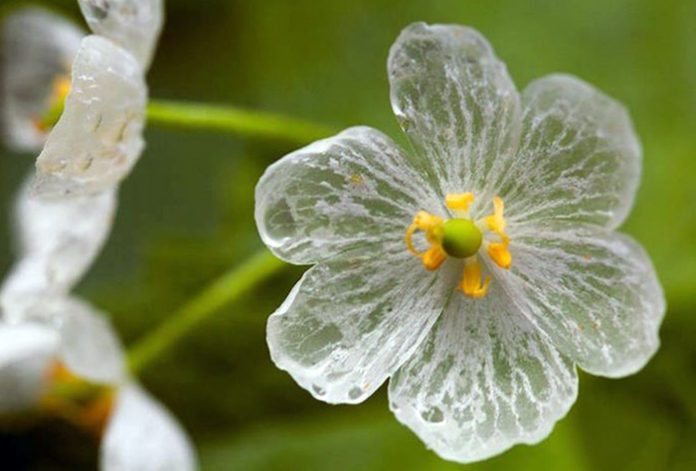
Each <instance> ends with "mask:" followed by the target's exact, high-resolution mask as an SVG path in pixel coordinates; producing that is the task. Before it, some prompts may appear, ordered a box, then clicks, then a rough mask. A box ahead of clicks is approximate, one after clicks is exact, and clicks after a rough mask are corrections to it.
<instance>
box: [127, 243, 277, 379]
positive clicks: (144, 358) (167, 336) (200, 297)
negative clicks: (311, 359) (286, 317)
mask: <svg viewBox="0 0 696 471" xmlns="http://www.w3.org/2000/svg"><path fill="white" fill-rule="evenodd" d="M284 266H286V265H285V263H283V262H282V261H280V260H278V259H277V258H275V257H274V256H273V255H272V254H271V253H270V252H269V251H268V250H266V249H263V250H260V251H259V252H258V253H256V254H255V255H252V256H251V257H250V258H249V259H247V260H246V261H245V262H243V263H242V264H241V265H239V266H237V267H235V268H233V269H232V270H230V271H229V272H227V273H225V274H223V275H222V276H221V277H220V278H218V279H217V280H215V281H213V282H212V283H211V284H210V285H209V286H208V287H206V288H204V289H203V291H201V292H200V293H199V294H197V295H196V296H194V297H193V298H192V299H191V300H190V301H188V302H187V303H186V304H184V305H183V306H182V307H181V308H180V309H179V310H178V311H176V312H175V313H174V314H172V315H171V317H169V318H168V319H167V320H165V321H164V322H163V323H162V324H161V325H160V326H159V327H157V328H156V329H155V330H153V331H152V332H150V333H149V334H147V335H146V336H145V337H144V338H142V339H141V340H139V341H138V342H136V343H135V345H133V346H132V347H131V348H130V349H129V351H128V364H129V366H130V370H131V372H132V373H133V374H134V375H135V374H137V373H138V372H139V371H141V370H142V369H143V368H145V367H147V366H148V365H149V364H151V363H152V362H153V361H154V360H155V359H156V358H157V357H158V356H160V355H161V354H162V353H164V352H166V351H167V350H168V349H170V348H172V347H173V346H174V345H175V344H176V343H177V342H178V341H179V340H180V339H181V338H182V337H184V336H185V335H186V334H188V333H189V332H190V331H191V330H193V329H194V328H196V327H197V326H198V325H199V324H201V323H202V322H203V321H205V320H206V319H207V318H209V317H210V316H211V315H212V314H214V313H215V312H217V311H218V310H219V309H220V308H221V307H223V306H224V305H226V304H229V303H231V302H233V301H235V300H237V299H238V298H239V297H240V296H241V295H243V294H244V293H246V292H247V291H248V290H250V289H251V288H253V287H254V285H256V284H257V283H259V282H261V281H263V280H265V279H267V278H268V277H270V276H271V275H273V274H274V273H277V272H278V271H279V270H280V269H281V268H283V267H284Z"/></svg>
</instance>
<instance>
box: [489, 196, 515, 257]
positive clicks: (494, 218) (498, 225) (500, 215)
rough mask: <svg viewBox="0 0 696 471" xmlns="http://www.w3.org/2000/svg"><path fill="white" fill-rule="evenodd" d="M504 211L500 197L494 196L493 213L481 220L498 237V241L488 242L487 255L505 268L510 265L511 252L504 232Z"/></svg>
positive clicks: (505, 224)
mask: <svg viewBox="0 0 696 471" xmlns="http://www.w3.org/2000/svg"><path fill="white" fill-rule="evenodd" d="M504 211H505V204H504V203H503V200H502V198H500V197H499V196H496V197H495V198H493V214H491V215H490V216H486V217H485V218H483V221H484V223H485V224H486V226H487V227H488V229H489V230H490V231H492V232H494V233H495V234H496V235H497V236H498V237H500V242H491V243H490V244H488V247H487V251H488V255H489V256H490V257H491V259H492V260H493V261H494V262H495V264H496V265H498V266H499V267H500V268H504V269H506V270H507V269H509V268H510V266H512V254H511V253H510V250H509V249H508V247H509V245H510V238H509V237H508V236H507V234H506V233H505V227H506V226H507V222H506V221H505V217H504Z"/></svg>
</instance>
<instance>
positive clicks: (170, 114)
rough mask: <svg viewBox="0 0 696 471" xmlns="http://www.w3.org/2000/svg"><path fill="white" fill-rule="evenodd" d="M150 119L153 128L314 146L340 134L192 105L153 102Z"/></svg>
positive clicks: (290, 120) (319, 127)
mask: <svg viewBox="0 0 696 471" xmlns="http://www.w3.org/2000/svg"><path fill="white" fill-rule="evenodd" d="M147 117H148V122H149V124H152V125H159V126H165V127H176V128H182V129H200V130H213V131H222V132H229V133H233V134H239V135H243V136H250V137H263V138H275V139H283V140H289V141H293V142H300V143H306V142H312V141H315V140H317V139H321V138H324V137H327V136H330V135H332V134H336V132H337V130H336V129H333V128H332V127H330V126H325V125H322V124H317V123H313V122H311V121H305V120H302V119H297V118H291V117H287V116H283V115H279V114H274V113H267V112H262V111H254V110H246V109H243V108H237V107H233V106H222V105H205V104H199V103H190V102H174V101H161V100H151V101H150V103H149V104H148V107H147Z"/></svg>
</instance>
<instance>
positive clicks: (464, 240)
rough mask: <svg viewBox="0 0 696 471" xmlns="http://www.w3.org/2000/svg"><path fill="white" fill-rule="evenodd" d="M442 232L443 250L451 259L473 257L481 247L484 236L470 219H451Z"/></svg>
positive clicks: (446, 222)
mask: <svg viewBox="0 0 696 471" xmlns="http://www.w3.org/2000/svg"><path fill="white" fill-rule="evenodd" d="M442 231H443V233H442V248H443V249H444V250H445V252H446V253H447V255H449V256H450V257H455V258H467V257H471V256H472V255H475V254H476V252H478V250H479V248H480V247H481V242H482V240H483V234H481V230H480V229H479V228H478V227H476V224H474V223H473V222H472V221H471V220H470V219H459V218H457V219H449V220H447V221H445V223H444V224H443V227H442Z"/></svg>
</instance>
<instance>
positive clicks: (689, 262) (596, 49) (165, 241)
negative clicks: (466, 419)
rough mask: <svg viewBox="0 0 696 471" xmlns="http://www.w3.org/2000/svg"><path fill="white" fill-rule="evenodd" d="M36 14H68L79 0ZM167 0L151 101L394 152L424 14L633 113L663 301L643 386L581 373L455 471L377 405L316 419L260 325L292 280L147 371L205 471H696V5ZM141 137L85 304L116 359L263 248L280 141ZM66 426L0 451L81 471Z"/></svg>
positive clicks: (5, 215) (222, 318)
mask: <svg viewBox="0 0 696 471" xmlns="http://www.w3.org/2000/svg"><path fill="white" fill-rule="evenodd" d="M3 3H5V2H4V1H3ZM17 3H19V4H25V3H28V2H22V1H20V2H17ZM34 3H35V2H34ZM50 3H51V4H52V5H53V6H54V7H55V8H58V9H61V10H62V11H64V12H65V13H66V14H67V15H69V16H72V17H74V18H75V20H76V21H78V22H79V21H81V18H80V16H79V12H78V10H77V7H76V3H77V2H76V1H73V0H53V1H51V2H50ZM166 3H167V9H168V12H167V23H166V28H165V31H164V34H163V36H162V39H161V42H160V47H159V50H158V55H157V58H156V60H155V63H154V65H153V68H152V70H151V73H150V76H149V83H150V85H151V91H152V95H153V96H154V97H158V98H170V99H188V100H199V101H209V102H221V103H233V104H236V105H243V106H247V107H253V108H258V109H264V110H272V111H278V112H283V113H286V114H289V115H293V116H297V117H303V118H307V119H312V120H315V121H318V122H323V123H326V124H329V125H336V126H340V127H343V126H348V125H353V124H367V125H371V126H375V127H377V128H379V129H382V130H384V131H385V132H387V133H388V134H390V135H392V136H394V137H398V138H399V139H402V138H401V136H400V133H399V130H398V127H397V125H396V122H395V120H394V118H393V116H392V113H391V109H390V106H389V99H388V98H389V97H388V84H387V77H386V57H387V53H388V50H389V46H390V45H391V43H392V42H393V40H394V39H395V38H396V36H397V35H398V33H399V31H400V30H401V28H403V27H404V26H406V25H407V24H409V23H410V22H412V21H418V20H423V21H427V22H446V23H460V24H467V25H471V26H473V27H475V28H477V29H478V30H480V31H481V32H482V33H483V34H484V35H485V36H486V37H487V38H488V39H489V40H490V41H491V42H492V44H493V45H494V47H495V48H496V51H497V53H498V55H499V56H500V57H501V58H502V59H503V60H504V61H506V62H507V65H508V68H509V70H510V73H511V75H512V76H513V78H514V79H515V81H516V83H517V84H518V86H519V87H523V86H524V85H525V84H526V83H528V82H529V81H530V80H532V79H533V78H536V77H539V76H541V75H545V74H549V73H552V72H567V73H571V74H575V75H578V76H580V77H582V78H583V79H585V80H587V81H589V82H591V83H593V84H595V85H596V86H598V87H599V88H600V89H602V90H604V91H605V92H607V93H608V94H610V95H613V96H614V97H616V98H618V99H619V100H620V101H622V102H623V103H625V104H626V105H627V106H628V107H629V109H630V110H631V113H632V116H633V118H634V121H635V124H636V127H637V130H638V133H639V135H640V136H641V139H642V141H643V145H644V155H645V157H644V166H643V169H644V170H643V174H644V176H643V182H642V186H641V188H640V193H639V195H638V200H637V203H636V206H635V209H634V211H633V212H632V214H631V218H630V220H629V221H628V223H627V224H626V225H625V226H624V230H625V231H626V232H628V233H630V234H632V235H633V236H634V237H636V238H637V239H638V240H639V241H640V242H641V243H643V244H644V245H645V247H646V248H647V250H648V251H649V253H650V254H651V255H652V257H653V260H654V262H655V264H656V266H657V269H658V273H659V275H660V278H661V280H662V282H663V283H664V286H665V289H666V292H667V297H668V301H669V312H668V315H667V317H666V319H665V322H664V325H663V328H662V342H663V346H662V348H661V350H660V352H659V353H658V355H657V356H656V357H655V358H654V360H653V361H652V362H651V363H650V364H649V365H648V366H647V367H646V368H645V369H644V370H643V371H642V372H640V373H639V374H637V375H635V376H633V377H630V378H627V379H622V380H607V379H601V378H594V377H590V376H588V375H584V374H583V375H582V377H581V385H580V396H579V400H578V402H577V404H576V405H575V407H574V408H573V409H572V410H571V412H570V413H569V415H568V416H567V417H566V418H565V419H564V420H562V421H561V422H560V423H559V424H558V425H557V427H556V430H555V431H554V433H553V434H552V435H551V437H550V438H549V439H548V440H546V441H545V442H543V443H542V444H540V445H538V446H535V447H529V446H518V447H515V448H514V449H513V450H511V451H509V452H508V453H505V454H504V455H502V456H500V457H497V458H494V459H492V460H489V461H487V462H484V463H480V464H475V465H470V466H459V465H453V464H450V463H446V462H444V461H442V460H440V459H439V458H437V457H436V456H435V455H434V454H433V453H431V452H429V451H427V450H426V449H425V447H424V446H423V445H422V444H421V443H420V442H419V441H418V439H416V438H415V436H414V435H413V434H411V432H410V431H409V430H408V429H406V428H404V427H402V426H400V425H399V424H398V423H397V422H396V420H395V419H393V417H391V415H390V413H389V411H388V408H387V402H386V395H385V394H384V391H383V390H381V391H380V392H379V393H377V394H376V395H375V396H374V397H373V398H371V399H370V400H369V401H367V402H366V403H365V404H362V405H358V406H329V405H326V404H323V403H320V402H318V401H315V400H313V399H312V398H311V397H310V396H309V394H308V393H306V392H305V391H304V390H302V389H300V388H299V387H298V386H296V385H295V383H294V382H293V381H292V380H291V379H290V377H289V376H288V375H287V374H285V373H283V372H281V371H279V370H277V369H276V368H275V367H274V366H273V364H272V363H271V361H270V359H269V355H268V352H267V349H266V344H265V321H266V318H267V316H268V315H269V314H270V313H271V312H272V311H273V310H274V309H275V308H276V307H277V306H278V305H279V304H280V303H281V302H282V300H283V299H284V297H285V295H286V294H287V292H288V290H289V288H290V287H291V286H292V284H293V283H294V282H295V281H296V280H297V279H298V277H299V276H300V274H301V270H300V269H297V268H291V269H288V270H286V271H285V272H283V273H282V275H280V276H277V277H275V278H273V279H272V280H270V281H269V282H268V283H266V284H264V285H263V286H259V287H258V288H257V289H256V290H255V291H254V292H253V293H251V294H249V295H248V296H246V297H244V299H242V300H241V301H240V302H238V303H235V304H234V305H231V306H229V307H227V308H225V309H224V310H222V311H221V312H219V313H218V314H217V315H216V316H215V317H214V318H213V319H212V320H211V321H209V322H207V323H206V324H205V325H203V326H201V328H200V329H198V330H196V331H195V332H194V333H192V334H191V335H190V336H189V337H188V338H187V339H186V340H185V341H184V342H182V343H181V344H180V346H179V347H178V348H177V349H176V351H175V352H173V353H172V354H170V355H168V356H167V357H166V358H161V360H160V361H158V362H157V363H156V364H153V365H152V366H150V367H149V368H148V369H147V371H145V373H144V375H143V377H142V381H143V382H144V383H145V385H146V386H147V387H148V388H149V390H150V391H152V392H153V394H154V395H156V396H157V397H158V398H159V399H161V400H162V402H164V403H165V404H166V405H167V406H168V407H169V408H171V410H172V411H174V413H175V414H176V415H177V417H179V419H180V420H181V422H182V423H183V424H184V425H185V427H186V428H187V430H189V431H190V433H191V435H192V437H193V439H194V441H195V443H196V445H197V447H198V450H199V452H200V460H201V464H202V466H203V468H204V469H207V470H227V469H248V470H266V469H270V470H274V469H278V470H288V469H289V470H295V469H297V470H325V469H328V470H331V471H340V470H389V469H400V470H430V469H433V470H439V469H472V470H479V469H481V470H503V469H505V470H508V469H519V470H527V469H530V470H531V469H534V470H537V469H562V470H595V469H598V470H603V469H621V470H663V469H673V470H678V469H684V470H693V469H696V183H695V181H696V180H695V176H696V1H693V0H681V1H679V0H618V1H608V0H566V1H558V0H536V1H531V2H520V1H519V0H502V1H497V0H488V1H481V0H399V1H396V0H350V1H345V0H293V1H288V0H256V1H250V0H196V1H190V0H167V2H166ZM147 141H148V148H147V151H146V153H145V155H144V157H143V159H142V160H141V161H140V163H139V164H138V166H137V168H136V170H135V172H134V173H133V174H132V176H131V177H130V178H129V179H128V180H127V181H126V182H125V184H124V185H123V187H122V191H121V204H120V211H119V214H118V219H117V222H116V226H115V230H114V233H113V236H112V238H111V240H110V242H109V243H108V245H107V247H106V250H105V251H104V252H103V254H102V255H101V257H100V258H99V260H98V262H97V264H96V266H95V267H94V268H93V269H92V271H91V272H90V274H89V275H88V276H87V277H86V279H85V281H84V282H83V283H82V284H81V286H80V287H79V290H78V291H79V293H81V294H82V295H84V296H85V297H87V298H88V299H90V300H92V301H93V302H95V303H96V304H98V305H99V306H101V307H103V308H104V309H105V310H107V311H108V312H110V313H111V314H112V316H113V321H114V323H115V324H116V325H117V327H118V329H119V332H120V333H121V335H122V337H123V339H124V341H125V342H126V344H128V343H130V342H132V341H133V340H134V339H137V338H138V337H139V336H141V335H142V334H143V333H144V332H146V331H147V330H148V329H150V328H152V327H153V326H156V325H157V324H158V323H159V322H161V321H163V320H165V319H166V318H167V316H168V315H170V313H172V312H173V311H174V310H175V309H176V308H177V307H178V306H179V305H181V303H183V302H184V301H185V300H186V299H188V298H189V297H190V296H192V295H193V294H195V293H196V292H197V291H198V290H199V289H201V288H202V287H204V286H205V285H206V284H207V283H209V282H210V281H211V280H213V279H214V278H215V277H216V276H217V275H219V274H221V273H222V272H224V271H225V270H226V269H228V268H229V267H231V266H233V265H234V264H235V263H237V262H239V261H240V260H243V259H244V258H245V257H246V256H248V255H249V254H251V253H253V251H254V250H256V249H257V248H259V247H260V241H259V240H258V237H257V234H256V230H255V227H254V223H253V188H254V185H255V182H256V180H257V179H258V177H259V176H260V175H261V173H262V171H263V169H264V168H265V167H266V166H267V165H268V164H270V163H271V162H273V161H274V160H276V159H278V158H279V157H281V156H282V155H284V154H285V153H287V152H288V151H290V150H292V148H293V144H287V143H283V142H262V141H259V140H249V139H241V138H238V137H234V136H225V135H220V134H212V133H186V132H180V131H170V130H160V129H154V128H151V129H149V130H148V132H147ZM0 153H2V154H7V155H1V156H0V221H2V223H0V270H2V271H5V270H7V268H8V267H9V266H10V263H11V261H12V257H11V254H10V239H9V235H10V228H9V225H8V224H7V223H6V221H8V219H9V208H10V204H11V201H12V197H13V194H14V192H15V190H16V189H17V188H18V187H19V185H20V183H21V181H22V178H23V177H24V175H25V174H26V173H27V172H28V169H29V168H30V167H31V165H32V163H33V156H20V155H9V153H7V152H6V151H3V150H0ZM383 389H384V388H383ZM75 433H76V432H74V431H70V430H67V429H66V428H65V427H64V426H62V425H61V424H52V423H51V424H45V425H44V426H43V429H41V430H36V429H30V430H23V431H22V432H21V433H20V434H7V433H6V432H3V434H2V437H1V438H2V441H3V442H4V443H5V444H4V445H3V446H2V447H1V448H2V449H5V450H7V449H8V447H9V448H12V450H14V452H16V453H20V451H21V452H22V453H27V454H32V453H34V454H39V455H41V456H42V457H43V458H41V459H40V458H37V460H38V461H40V462H41V463H42V465H46V463H47V462H48V461H49V459H48V456H51V453H55V454H56V455H60V459H67V458H65V456H64V455H65V454H66V453H67V452H66V449H69V448H70V447H69V446H68V447H63V446H61V445H59V444H60V443H68V444H72V445H73V447H76V448H78V449H79V452H75V454H76V455H80V457H81V460H82V463H89V460H90V459H93V458H94V452H93V451H89V450H85V449H84V448H85V447H84V437H82V438H81V437H79V436H75ZM56 435H60V436H61V437H62V438H61V439H60V440H58V439H57V438H56ZM61 440H62V441H61ZM8 443H9V445H8ZM56 443H58V444H56ZM46 444H48V445H46ZM78 444H81V445H78ZM3 455H5V453H4V452H3ZM83 455H84V456H83ZM73 458H74V457H73ZM0 459H2V458H0ZM0 467H2V465H0ZM46 469H52V468H49V467H46ZM71 469H74V468H71Z"/></svg>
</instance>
